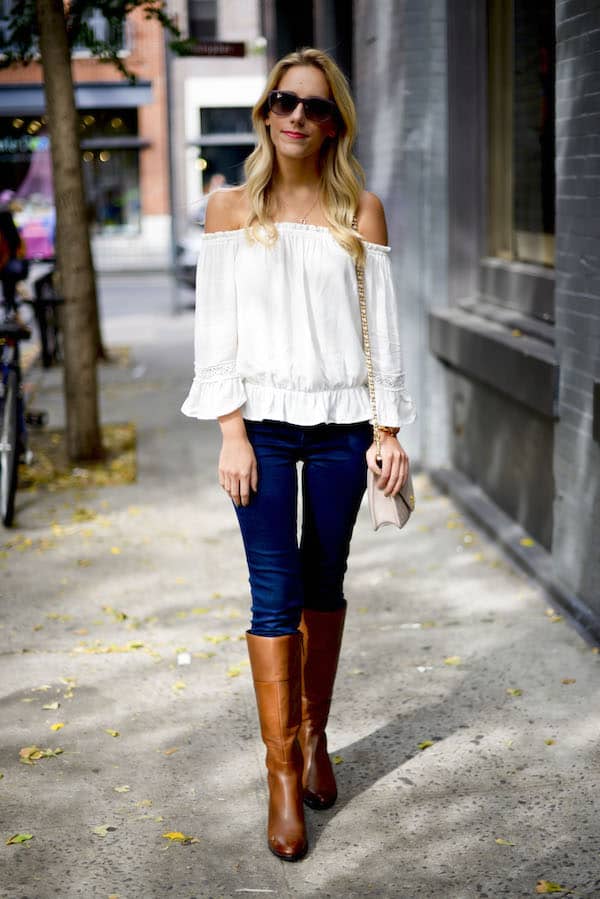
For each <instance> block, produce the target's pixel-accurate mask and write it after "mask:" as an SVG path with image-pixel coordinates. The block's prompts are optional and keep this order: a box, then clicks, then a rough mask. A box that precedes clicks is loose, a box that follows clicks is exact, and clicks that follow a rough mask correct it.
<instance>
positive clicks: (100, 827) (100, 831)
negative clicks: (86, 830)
mask: <svg viewBox="0 0 600 899" xmlns="http://www.w3.org/2000/svg"><path fill="white" fill-rule="evenodd" d="M116 829H117V828H116V827H113V826H112V825H111V824H97V825H96V827H92V833H95V834H96V836H98V837H105V836H106V834H107V833H110V832H111V831H113V830H116Z"/></svg>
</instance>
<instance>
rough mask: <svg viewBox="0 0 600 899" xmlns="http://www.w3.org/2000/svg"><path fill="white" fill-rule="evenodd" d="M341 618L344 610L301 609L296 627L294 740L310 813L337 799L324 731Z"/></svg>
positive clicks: (335, 667)
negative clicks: (298, 704)
mask: <svg viewBox="0 0 600 899" xmlns="http://www.w3.org/2000/svg"><path fill="white" fill-rule="evenodd" d="M345 617H346V608H345V607H344V608H343V609H339V610H337V611H335V612H315V611H313V610H312V609H304V612H303V613H302V621H301V623H300V630H301V632H302V635H303V637H304V640H303V665H302V725H301V727H300V732H299V734H298V740H299V741H300V748H301V749H302V755H303V757H304V774H303V777H302V782H303V785H304V801H305V803H306V804H307V805H308V806H310V808H313V809H326V808H329V807H330V806H332V805H333V803H334V802H335V800H336V799H337V786H336V783H335V777H334V774H333V768H332V767H331V761H330V759H329V756H328V754H327V735H326V733H325V728H326V726H327V719H328V717H329V707H330V705H331V697H332V695H333V684H334V681H335V675H336V671H337V665H338V658H339V655H340V647H341V645H342V634H343V631H344V619H345Z"/></svg>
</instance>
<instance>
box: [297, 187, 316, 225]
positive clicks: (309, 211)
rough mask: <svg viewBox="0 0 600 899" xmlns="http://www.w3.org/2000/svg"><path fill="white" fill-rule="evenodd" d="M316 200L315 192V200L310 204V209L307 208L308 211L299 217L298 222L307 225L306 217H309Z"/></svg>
mask: <svg viewBox="0 0 600 899" xmlns="http://www.w3.org/2000/svg"><path fill="white" fill-rule="evenodd" d="M318 200H319V195H318V194H317V196H316V199H315V202H314V203H313V204H312V206H311V207H310V209H309V210H308V212H305V213H304V215H303V216H302V218H301V219H299V222H300V224H301V225H308V219H309V217H310V214H311V212H312V211H313V209H314V208H315V206H316V205H317V203H318Z"/></svg>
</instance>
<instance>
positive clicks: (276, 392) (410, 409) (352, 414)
mask: <svg viewBox="0 0 600 899" xmlns="http://www.w3.org/2000/svg"><path fill="white" fill-rule="evenodd" d="M244 387H245V391H246V405H245V408H244V410H243V415H244V418H248V419H250V420H251V421H262V420H263V419H265V418H266V419H270V420H273V421H285V422H288V423H289V424H294V425H318V424H322V423H323V422H324V423H326V424H352V423H353V422H358V421H367V420H370V419H371V405H370V402H369V392H368V389H367V387H366V386H362V387H346V388H342V389H339V390H321V391H301V390H285V389H282V388H277V387H272V386H270V385H269V386H263V385H260V384H252V383H250V382H248V381H246V382H245V383H244ZM385 392H386V393H388V394H390V395H392V394H393V395H394V399H393V401H392V399H391V398H387V397H386V400H385V402H384V404H383V406H382V412H383V413H384V414H385V418H384V417H382V415H381V413H380V422H381V423H382V424H383V423H384V422H385V424H386V425H390V426H391V427H399V426H400V425H402V424H409V422H411V421H414V418H415V411H414V406H413V403H412V400H411V399H410V398H409V397H406V396H404V395H401V394H400V393H399V392H398V391H391V390H390V391H385ZM378 411H379V410H378Z"/></svg>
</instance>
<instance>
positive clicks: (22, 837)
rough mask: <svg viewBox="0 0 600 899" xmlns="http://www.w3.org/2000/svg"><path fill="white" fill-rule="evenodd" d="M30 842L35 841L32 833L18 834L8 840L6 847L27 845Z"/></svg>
mask: <svg viewBox="0 0 600 899" xmlns="http://www.w3.org/2000/svg"><path fill="white" fill-rule="evenodd" d="M28 840H33V834H32V833H16V834H15V835H14V836H12V837H9V838H8V840H7V841H6V845H7V846H14V845H15V844H16V843H26V842H27V841H28Z"/></svg>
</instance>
